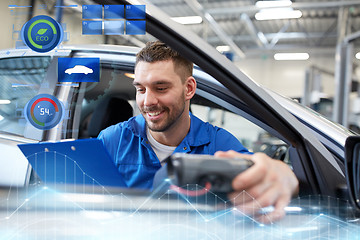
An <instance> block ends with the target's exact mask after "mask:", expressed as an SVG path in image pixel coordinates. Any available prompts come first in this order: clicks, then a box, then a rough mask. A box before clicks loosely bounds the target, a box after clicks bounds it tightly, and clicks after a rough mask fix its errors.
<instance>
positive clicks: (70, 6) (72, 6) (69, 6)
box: [55, 5, 78, 8]
mask: <svg viewBox="0 0 360 240" xmlns="http://www.w3.org/2000/svg"><path fill="white" fill-rule="evenodd" d="M55 7H56V8H76V7H78V5H67V6H66V5H63V6H55Z"/></svg>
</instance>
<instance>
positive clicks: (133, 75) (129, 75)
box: [124, 73, 135, 79]
mask: <svg viewBox="0 0 360 240" xmlns="http://www.w3.org/2000/svg"><path fill="white" fill-rule="evenodd" d="M124 75H125V76H127V77H128V78H132V79H135V74H133V73H124Z"/></svg>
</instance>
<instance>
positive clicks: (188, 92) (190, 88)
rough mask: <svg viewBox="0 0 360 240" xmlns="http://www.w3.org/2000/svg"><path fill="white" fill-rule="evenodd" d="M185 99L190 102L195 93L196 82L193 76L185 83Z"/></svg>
mask: <svg viewBox="0 0 360 240" xmlns="http://www.w3.org/2000/svg"><path fill="white" fill-rule="evenodd" d="M185 87H186V88H185V99H186V100H190V99H191V98H192V97H193V96H194V95H195V91H196V80H195V78H194V77H193V76H190V77H188V78H187V79H186V81H185Z"/></svg>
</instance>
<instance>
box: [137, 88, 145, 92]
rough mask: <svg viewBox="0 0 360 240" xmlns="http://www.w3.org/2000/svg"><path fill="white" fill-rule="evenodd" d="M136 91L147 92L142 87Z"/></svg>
mask: <svg viewBox="0 0 360 240" xmlns="http://www.w3.org/2000/svg"><path fill="white" fill-rule="evenodd" d="M136 91H137V92H140V93H142V92H145V90H144V89H142V88H137V89H136Z"/></svg>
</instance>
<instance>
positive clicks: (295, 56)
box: [274, 53, 309, 60]
mask: <svg viewBox="0 0 360 240" xmlns="http://www.w3.org/2000/svg"><path fill="white" fill-rule="evenodd" d="M274 59H275V60H308V59H309V54H308V53H276V54H275V55H274Z"/></svg>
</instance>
